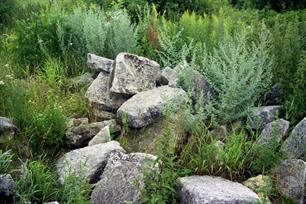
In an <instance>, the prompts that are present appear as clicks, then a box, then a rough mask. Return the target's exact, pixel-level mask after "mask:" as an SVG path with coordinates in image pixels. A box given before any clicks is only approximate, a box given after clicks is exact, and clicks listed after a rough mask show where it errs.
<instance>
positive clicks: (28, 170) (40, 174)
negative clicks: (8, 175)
mask: <svg viewBox="0 0 306 204" xmlns="http://www.w3.org/2000/svg"><path fill="white" fill-rule="evenodd" d="M56 178H57V177H56V174H55V173H53V172H52V171H51V170H50V169H49V168H48V167H47V166H46V165H45V164H43V163H42V162H40V161H31V162H28V163H24V164H23V166H22V171H21V176H20V178H19V180H18V181H17V184H16V186H17V197H18V200H20V203H25V202H27V201H31V202H34V203H42V202H48V201H54V200H56V197H57V193H58V192H57V183H56Z"/></svg>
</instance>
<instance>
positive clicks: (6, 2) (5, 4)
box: [0, 0, 16, 27]
mask: <svg viewBox="0 0 306 204" xmlns="http://www.w3.org/2000/svg"><path fill="white" fill-rule="evenodd" d="M15 9H16V1H15V0H1V1H0V25H1V24H7V23H8V22H11V20H12V19H11V18H12V17H13V14H14V13H15ZM1 27H2V26H1Z"/></svg>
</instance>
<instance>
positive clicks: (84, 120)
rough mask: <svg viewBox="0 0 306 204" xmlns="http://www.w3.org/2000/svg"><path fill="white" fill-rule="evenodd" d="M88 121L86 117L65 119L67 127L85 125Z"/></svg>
mask: <svg viewBox="0 0 306 204" xmlns="http://www.w3.org/2000/svg"><path fill="white" fill-rule="evenodd" d="M88 123H89V120H88V118H71V119H69V120H68V121H67V125H66V126H67V128H72V127H77V126H80V125H87V124H88Z"/></svg>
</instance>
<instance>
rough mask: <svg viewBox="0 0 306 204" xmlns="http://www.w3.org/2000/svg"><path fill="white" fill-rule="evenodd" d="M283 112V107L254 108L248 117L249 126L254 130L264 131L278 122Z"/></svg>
mask: <svg viewBox="0 0 306 204" xmlns="http://www.w3.org/2000/svg"><path fill="white" fill-rule="evenodd" d="M282 112H283V106H261V107H255V108H253V109H252V110H251V111H250V113H249V115H248V124H249V125H250V127H251V128H252V129H261V130H262V129H263V128H264V127H265V126H266V125H267V124H268V123H271V122H272V121H274V120H276V119H277V118H278V117H279V116H280V115H281V114H282Z"/></svg>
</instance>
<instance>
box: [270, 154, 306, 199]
mask: <svg viewBox="0 0 306 204" xmlns="http://www.w3.org/2000/svg"><path fill="white" fill-rule="evenodd" d="M305 171H306V165H305V163H304V161H303V160H299V159H289V160H284V161H282V162H281V163H280V164H279V165H278V166H277V168H276V169H275V177H276V184H277V187H278V188H277V189H278V190H279V191H280V193H281V194H282V195H283V196H285V197H288V198H291V199H292V200H294V202H295V203H298V204H303V199H304V190H305Z"/></svg>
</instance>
